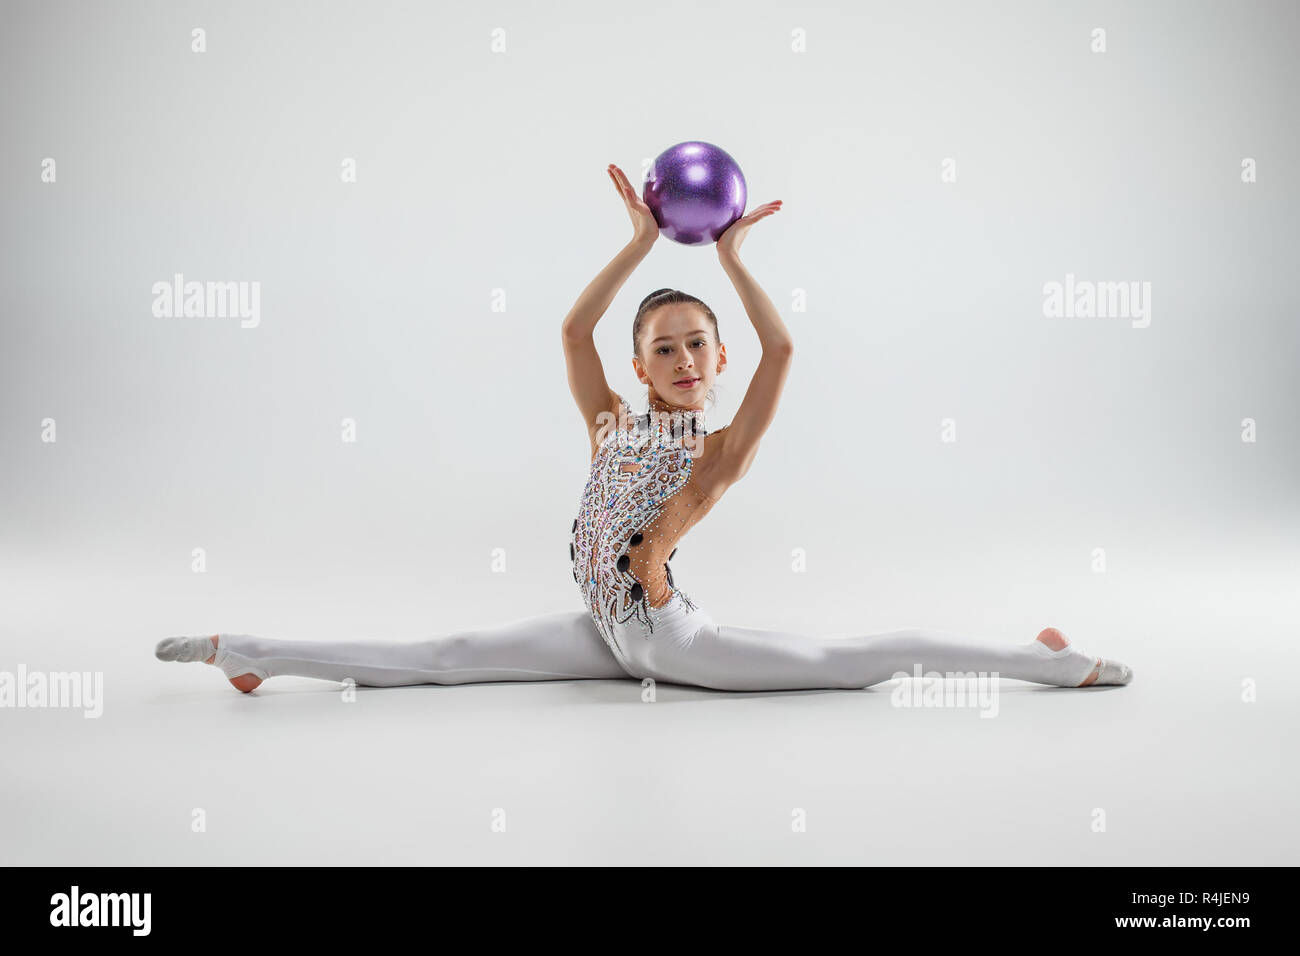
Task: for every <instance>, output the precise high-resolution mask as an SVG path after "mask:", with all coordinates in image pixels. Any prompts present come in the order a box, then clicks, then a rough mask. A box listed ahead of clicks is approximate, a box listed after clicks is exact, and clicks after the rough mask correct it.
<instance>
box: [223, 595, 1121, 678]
mask: <svg viewBox="0 0 1300 956" xmlns="http://www.w3.org/2000/svg"><path fill="white" fill-rule="evenodd" d="M653 617H654V620H655V630H654V632H653V633H652V634H650V635H649V636H647V635H646V633H645V632H644V631H642V630H641V628H640V627H639V626H637V627H635V628H632V627H625V626H619V627H618V628H616V631H617V640H616V643H617V645H618V648H619V651H620V653H619V655H618V656H615V654H613V653H611V650H610V648H609V647H608V646H607V645H606V644H605V642H604V641H603V640H602V638H601V636H600V633H599V631H598V630H597V629H596V625H595V623H594V622H593V621H592V620H591V617H590V616H589V615H588V614H587V613H586V612H583V611H559V612H555V613H551V614H542V615H537V616H533V617H527V618H522V619H518V620H514V621H510V622H508V623H504V624H499V625H495V626H490V627H484V628H479V629H475V630H468V631H458V632H456V633H449V634H444V635H441V636H438V637H432V638H428V639H424V640H416V641H386V640H384V641H381V640H363V641H315V640H278V639H273V638H265V637H254V636H252V635H249V634H221V635H218V648H217V652H216V659H215V661H214V663H215V664H216V665H217V666H218V667H220V668H221V669H222V670H223V671H224V672H225V674H226V676H227V677H238V676H239V675H241V674H254V675H256V676H257V677H259V678H261V679H262V680H265V679H267V678H268V677H278V676H283V675H292V676H296V677H315V678H320V679H323V680H336V681H343V680H346V679H348V678H351V679H352V680H353V681H354V682H355V683H356V684H358V685H367V686H373V687H394V686H397V685H401V684H471V683H480V682H484V681H534V680H572V679H584V678H585V679H615V678H622V679H627V678H629V677H631V678H635V679H638V680H639V679H642V678H645V677H650V678H654V679H655V680H658V681H663V682H667V683H675V684H692V685H696V686H699V687H711V688H716V689H719V690H735V691H746V690H798V689H810V688H829V687H837V688H856V687H867V686H870V685H871V684H876V683H879V682H880V681H885V680H889V679H891V678H893V677H896V676H900V675H906V676H909V677H910V676H914V668H915V667H916V666H918V665H919V667H920V669H921V673H922V674H923V675H930V674H931V673H933V672H937V673H939V674H940V675H945V676H946V675H961V676H967V675H970V674H972V673H977V674H978V673H982V674H986V675H989V676H991V675H992V674H993V673H994V672H996V673H997V674H998V675H999V676H1001V677H1010V678H1015V679H1017V680H1026V681H1034V682H1036V683H1041V684H1055V685H1058V686H1064V687H1075V686H1078V685H1079V684H1080V683H1082V682H1083V681H1084V680H1085V679H1086V678H1087V677H1088V675H1089V674H1091V673H1092V670H1093V665H1094V664H1095V662H1096V658H1094V657H1092V656H1090V655H1088V654H1086V653H1084V652H1082V651H1079V650H1077V649H1076V648H1075V647H1074V646H1073V645H1070V646H1068V647H1066V648H1064V649H1063V650H1061V651H1050V650H1049V649H1048V648H1047V647H1046V646H1044V645H1043V644H1042V643H1041V642H1039V641H1036V640H1032V641H1029V642H1027V643H1023V644H1017V643H1009V642H1006V641H994V640H987V639H976V638H970V637H965V636H962V635H959V634H954V633H951V632H947V631H939V630H933V629H929V628H909V629H906V630H900V631H889V632H886V633H882V634H867V635H862V636H852V637H808V636H805V635H802V634H788V633H784V632H780V631H766V630H758V629H754V628H747V627H730V626H726V625H718V624H716V623H714V621H713V620H712V618H710V617H709V615H708V614H707V613H705V612H704V611H703V610H702V609H700V608H696V609H694V610H692V611H690V612H689V613H688V612H686V611H684V610H683V608H682V605H681V603H680V601H678V599H677V598H676V597H674V599H673V600H672V601H670V602H669V603H668V604H667V605H665V607H664V608H661V609H657V610H655V611H654V612H653ZM623 662H626V663H623Z"/></svg>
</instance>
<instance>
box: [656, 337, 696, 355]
mask: <svg viewBox="0 0 1300 956" xmlns="http://www.w3.org/2000/svg"><path fill="white" fill-rule="evenodd" d="M691 344H692V345H704V344H705V341H704V339H696V340H695V341H694V342H692V343H691ZM666 348H668V346H666V345H661V346H659V348H657V349H655V351H656V352H658V353H659V354H660V355H663V354H664V349H666Z"/></svg>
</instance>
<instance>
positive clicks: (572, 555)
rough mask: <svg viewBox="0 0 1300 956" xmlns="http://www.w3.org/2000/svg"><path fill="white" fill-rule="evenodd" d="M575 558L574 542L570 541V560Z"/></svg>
mask: <svg viewBox="0 0 1300 956" xmlns="http://www.w3.org/2000/svg"><path fill="white" fill-rule="evenodd" d="M573 558H574V553H573V542H572V541H570V542H569V560H570V561H572V560H573Z"/></svg>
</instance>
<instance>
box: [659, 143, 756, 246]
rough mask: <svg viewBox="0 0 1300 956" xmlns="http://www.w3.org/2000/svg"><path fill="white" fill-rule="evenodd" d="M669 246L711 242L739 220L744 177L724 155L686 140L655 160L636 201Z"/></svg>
mask: <svg viewBox="0 0 1300 956" xmlns="http://www.w3.org/2000/svg"><path fill="white" fill-rule="evenodd" d="M641 198H643V199H644V200H645V204H646V205H647V206H649V207H650V211H651V212H652V213H654V217H655V221H656V222H657V223H659V230H660V231H661V232H662V233H663V234H664V235H665V236H667V237H668V238H669V239H671V240H673V241H674V242H680V243H682V244H683V245H686V246H698V245H703V244H704V243H709V242H717V241H718V237H719V236H721V235H722V234H723V233H724V232H726V231H727V227H728V226H730V225H731V224H732V223H733V222H735V221H736V220H737V219H739V218H740V217H741V216H743V215H744V214H745V200H746V198H747V193H746V189H745V176H744V174H743V173H741V171H740V166H739V164H737V162H736V161H735V160H734V159H732V158H731V156H730V154H728V153H727V151H726V150H724V149H721V148H719V147H717V146H714V145H713V144H712V143H703V142H700V141H698V140H691V141H689V142H685V143H678V144H677V145H676V146H670V147H669V148H668V149H666V150H664V151H663V152H662V153H660V154H659V155H658V156H656V157H655V161H654V164H653V165H651V167H650V174H649V177H648V178H647V179H646V183H645V190H644V192H643V194H642V197H641Z"/></svg>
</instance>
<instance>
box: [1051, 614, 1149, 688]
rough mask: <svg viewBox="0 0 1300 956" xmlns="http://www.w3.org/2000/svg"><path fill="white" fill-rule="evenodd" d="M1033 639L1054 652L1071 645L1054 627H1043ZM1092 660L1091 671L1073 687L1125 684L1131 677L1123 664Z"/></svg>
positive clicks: (1131, 673)
mask: <svg viewBox="0 0 1300 956" xmlns="http://www.w3.org/2000/svg"><path fill="white" fill-rule="evenodd" d="M1034 640H1036V641H1038V642H1039V643H1041V644H1042V645H1043V646H1044V647H1046V648H1047V649H1048V650H1049V651H1054V652H1062V651H1064V650H1065V649H1066V648H1068V647H1071V646H1072V645H1071V644H1070V641H1069V640H1068V639H1067V638H1066V636H1065V635H1064V634H1062V633H1061V632H1060V631H1059V630H1058V629H1057V628H1054V627H1045V628H1043V629H1042V630H1041V631H1039V632H1038V636H1037V637H1036V638H1034ZM1093 661H1094V664H1093V668H1092V672H1091V673H1089V674H1088V676H1087V677H1085V678H1084V680H1083V683H1081V684H1075V685H1074V686H1075V687H1089V686H1091V685H1093V684H1127V683H1128V682H1129V681H1131V680H1132V679H1133V671H1132V670H1131V669H1130V668H1129V667H1128V666H1127V665H1125V664H1121V663H1119V662H1118V661H1111V660H1107V659H1106V658H1104V657H1095V658H1093Z"/></svg>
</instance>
